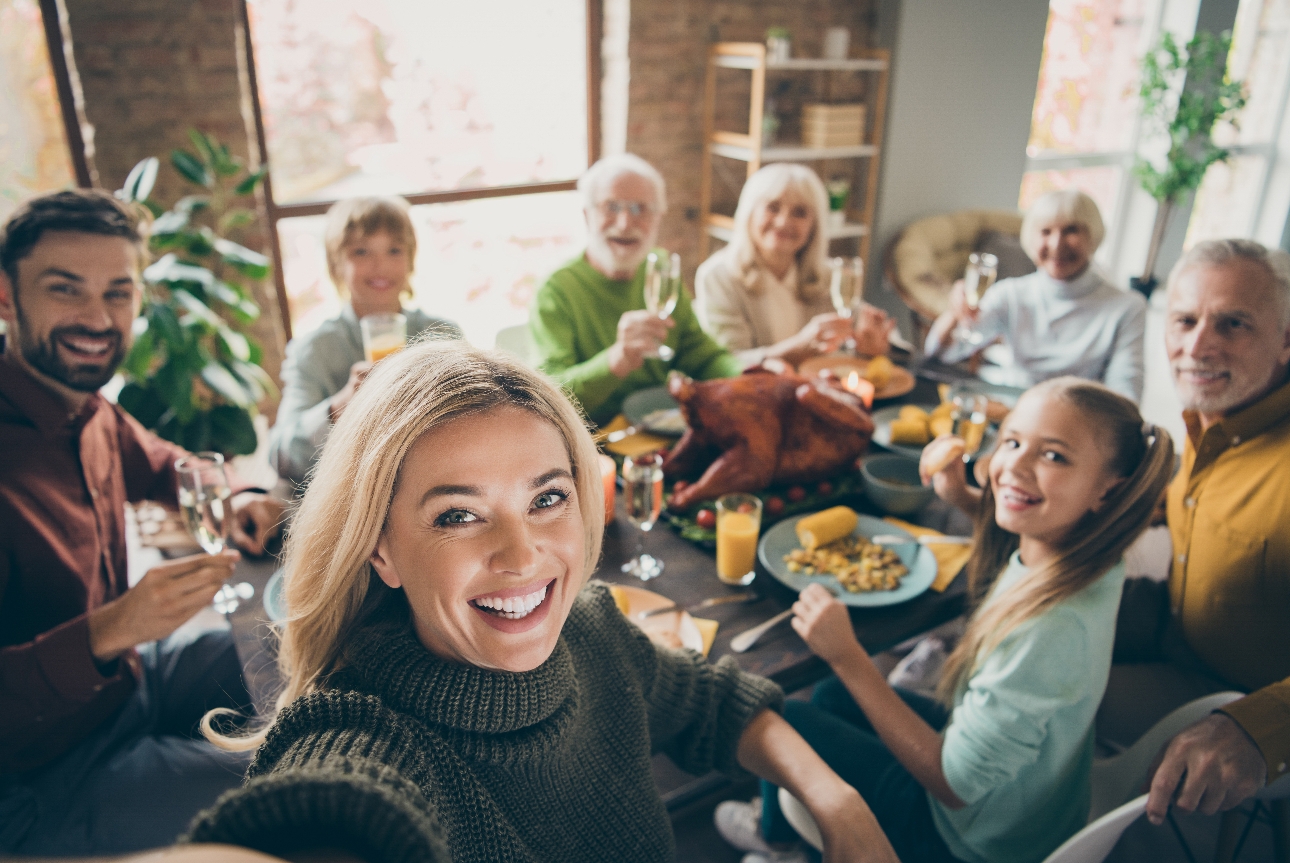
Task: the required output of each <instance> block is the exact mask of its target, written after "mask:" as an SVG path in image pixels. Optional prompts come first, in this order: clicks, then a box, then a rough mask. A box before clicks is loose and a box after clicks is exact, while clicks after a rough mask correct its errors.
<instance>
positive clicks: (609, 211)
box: [596, 201, 653, 219]
mask: <svg viewBox="0 0 1290 863" xmlns="http://www.w3.org/2000/svg"><path fill="white" fill-rule="evenodd" d="M596 212H598V213H600V215H602V216H604V217H605V218H607V219H616V218H618V216H619V214H620V213H626V214H627V215H628V216H630V217H632V218H633V219H639V218H641V217H642V216H648V215H649V214H650V213H652V212H653V208H652V207H650V205H649V204H642V203H641V202H640V201H601V202H600V203H599V204H597V205H596Z"/></svg>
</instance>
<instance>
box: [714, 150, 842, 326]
mask: <svg viewBox="0 0 1290 863" xmlns="http://www.w3.org/2000/svg"><path fill="white" fill-rule="evenodd" d="M784 192H793V193H794V194H796V195H798V196H800V197H801V198H803V199H805V200H806V202H807V203H808V204H810V206H811V214H812V215H813V216H814V217H815V224H814V226H813V227H812V228H811V236H810V239H808V240H807V241H806V245H805V246H803V247H802V248H801V250H800V251H798V253H797V294H798V297H797V298H798V299H799V300H801V301H802V302H811V301H813V300H815V299H817V298H820V297H823V296H824V295H825V294H826V293H827V292H828V282H827V278H828V271H829V261H828V245H829V244H828V237H827V236H826V230H827V225H826V224H825V222H826V221H827V220H828V217H829V193H828V192H827V191H825V189H824V183H823V182H822V181H821V180H820V177H819V175H818V174H816V173H815V171H813V170H811V169H810V168H808V167H806V166H805V165H792V164H788V163H786V162H776V163H775V164H773V165H767V166H766V167H764V168H762V169H761V170H760V171H758V172H757V173H755V174H753V175H752V176H751V177H749V178H748V182H747V183H745V184H744V188H743V192H741V193H740V195H739V204H738V206H736V207H735V217H734V229H733V232H732V235H731V238H730V247H729V252H728V253H727V254H728V255H729V257H728V258H727V259H726V260H727V261H729V262H731V263H732V265H733V266H734V267H735V269H736V271H737V272H738V274H739V278H740V280H741V282H742V284H743V286H744V289H745V290H747V291H748V292H749V293H750V294H758V293H760V292H761V291H762V290H763V286H762V285H761V270H762V266H761V264H760V263H759V257H758V255H757V246H756V244H755V243H754V242H753V238H752V216H753V210H755V209H756V208H757V205H758V204H760V203H762V202H763V201H769V200H772V199H774V198H777V197H779V196H780V195H782V194H784Z"/></svg>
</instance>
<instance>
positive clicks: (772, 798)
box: [761, 677, 955, 863]
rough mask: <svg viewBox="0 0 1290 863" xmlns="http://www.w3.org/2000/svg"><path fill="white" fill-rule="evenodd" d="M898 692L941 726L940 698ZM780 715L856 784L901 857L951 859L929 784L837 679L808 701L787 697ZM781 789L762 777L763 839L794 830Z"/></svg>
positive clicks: (912, 862)
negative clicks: (898, 756)
mask: <svg viewBox="0 0 1290 863" xmlns="http://www.w3.org/2000/svg"><path fill="white" fill-rule="evenodd" d="M896 694H898V695H899V696H900V697H901V698H902V699H903V700H904V701H905V703H906V704H908V705H909V706H910V707H912V708H913V710H914V712H915V713H917V714H918V715H919V716H921V717H922V718H923V720H924V721H925V722H927V724H929V725H931V726H932V727H933V728H935V729H936V730H938V731H939V730H940V729H942V728H944V727H945V723H946V721H947V720H948V719H949V714H948V713H947V712H946V710H945V708H944V707H943V706H941V704H940V703H938V702H936V701H933V700H932V699H930V698H926V697H924V696H922V695H917V694H915V693H913V692H907V691H905V690H902V689H897V690H896ZM784 718H785V719H786V720H788V723H789V724H790V725H792V726H793V727H794V728H795V729H797V733H798V734H801V735H802V737H804V738H806V742H807V743H809V744H811V746H812V748H814V749H815V751H816V752H818V753H819V754H820V757H821V758H823V759H824V761H825V763H827V764H828V765H829V766H830V767H832V768H833V769H834V770H835V771H836V772H837V774H838V775H839V776H841V777H842V778H843V779H844V780H845V781H846V782H847V783H848V784H850V785H851V787H853V788H855V789H856V790H857V791H859V792H860V796H861V797H863V798H864V800H865V802H866V803H867V804H869V808H870V809H871V810H873V814H874V817H876V818H877V819H878V823H879V825H881V826H882V831H883V833H885V834H886V836H887V840H888V841H889V842H891V844H892V847H893V848H895V849H896V854H897V856H899V857H900V859H901V860H902V861H904V863H953V861H954V860H955V858H954V857H953V856H952V855H951V854H950V852H949V849H948V848H946V847H945V842H944V840H942V839H941V835H940V833H938V832H937V830H936V825H935V824H934V823H932V810H931V806H930V804H929V803H928V800H927V792H926V790H924V789H923V786H921V785H919V784H918V781H917V780H916V779H914V777H913V776H911V775H910V773H909V771H908V770H906V769H905V768H904V767H903V766H902V765H901V763H900V762H899V761H897V760H896V756H894V755H892V754H891V752H890V750H888V749H887V747H886V746H885V745H884V744H883V742H882V741H881V740H879V739H878V735H877V734H875V733H874V730H873V726H872V725H870V724H869V720H868V719H866V718H865V715H864V713H863V712H862V711H861V710H860V708H859V707H858V706H856V703H855V701H854V700H852V698H851V694H850V693H848V692H847V690H846V687H844V686H843V685H842V681H840V680H838V678H836V677H830V678H829V679H827V680H825V681H823V682H822V683H820V684H819V685H818V686H816V687H815V693H814V694H813V695H812V697H811V703H810V704H804V703H802V702H800V701H788V702H785V704H784ZM778 792H779V789H778V788H776V787H775V786H774V785H771V784H770V783H769V782H763V783H762V789H761V800H762V821H761V823H762V832H763V833H764V834H765V837H766V840H767V841H768V842H791V841H793V840H795V839H797V838H798V837H797V833H796V832H795V831H794V830H793V828H792V827H791V826H790V825H789V823H788V820H787V819H785V818H784V813H783V811H781V810H780V808H779V796H778Z"/></svg>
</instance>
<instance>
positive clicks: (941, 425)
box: [927, 415, 954, 438]
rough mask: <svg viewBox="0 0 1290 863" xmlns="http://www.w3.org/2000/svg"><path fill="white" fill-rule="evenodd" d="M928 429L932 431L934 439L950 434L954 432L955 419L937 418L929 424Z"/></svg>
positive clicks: (948, 417)
mask: <svg viewBox="0 0 1290 863" xmlns="http://www.w3.org/2000/svg"><path fill="white" fill-rule="evenodd" d="M927 428H928V429H929V430H930V431H931V433H932V437H933V438H938V437H941V436H942V435H947V434H950V433H952V432H953V431H954V418H953V417H951V416H948V415H946V416H935V415H933V416H932V418H931V420H929V421H928V423H927Z"/></svg>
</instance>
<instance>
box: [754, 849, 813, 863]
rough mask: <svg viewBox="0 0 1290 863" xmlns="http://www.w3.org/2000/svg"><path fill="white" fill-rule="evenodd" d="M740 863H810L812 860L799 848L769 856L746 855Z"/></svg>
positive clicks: (760, 854)
mask: <svg viewBox="0 0 1290 863" xmlns="http://www.w3.org/2000/svg"><path fill="white" fill-rule="evenodd" d="M740 863H810V858H809V857H807V856H806V852H805V851H803V850H802V849H801V848H800V847H798V848H792V849H790V850H788V851H771V852H770V853H768V854H762V853H760V852H757V851H754V852H752V853H750V854H745V855H744V856H743V859H742V860H741V861H740Z"/></svg>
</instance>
